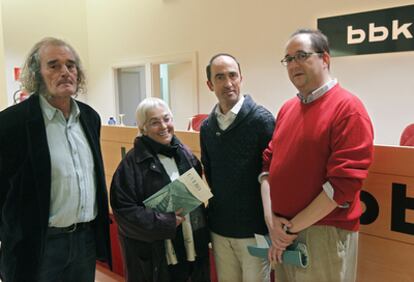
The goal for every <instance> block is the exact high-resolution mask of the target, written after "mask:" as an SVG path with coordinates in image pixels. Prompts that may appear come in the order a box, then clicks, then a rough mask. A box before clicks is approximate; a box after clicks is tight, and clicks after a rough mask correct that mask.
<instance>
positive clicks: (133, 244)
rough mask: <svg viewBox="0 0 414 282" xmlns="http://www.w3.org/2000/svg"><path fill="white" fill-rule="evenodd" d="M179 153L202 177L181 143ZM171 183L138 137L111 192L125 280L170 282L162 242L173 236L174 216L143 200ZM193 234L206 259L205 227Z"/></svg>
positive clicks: (160, 164)
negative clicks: (124, 266)
mask: <svg viewBox="0 0 414 282" xmlns="http://www.w3.org/2000/svg"><path fill="white" fill-rule="evenodd" d="M179 150H181V151H182V152H183V153H184V156H185V158H186V161H188V162H189V164H190V165H191V166H192V167H194V168H195V169H196V170H197V172H198V173H199V174H200V175H201V164H200V161H199V160H198V159H197V158H196V157H195V156H194V155H193V154H192V153H191V152H190V151H189V150H188V149H187V148H186V147H185V146H184V145H183V144H181V143H179ZM170 182H171V180H170V177H169V176H168V174H167V172H166V171H165V169H164V167H163V165H162V163H161V162H160V160H159V159H158V157H157V156H156V155H155V154H154V153H152V151H151V150H150V149H149V147H148V146H147V144H145V143H144V142H143V141H142V138H140V137H137V138H136V139H135V142H134V148H133V149H131V150H130V151H129V152H128V153H127V154H126V156H125V158H124V159H123V160H122V161H121V163H120V164H119V166H118V168H117V170H116V171H115V173H114V176H113V179H112V184H111V191H110V198H111V206H112V210H113V213H114V215H115V219H116V221H117V222H118V230H119V237H120V241H121V249H122V252H123V256H124V259H125V265H126V270H127V277H128V281H160V282H164V281H169V273H168V269H167V262H166V259H165V249H164V240H165V239H173V238H174V237H175V236H176V233H177V228H176V225H175V219H176V218H175V213H174V212H171V213H161V212H157V211H155V210H153V209H149V208H145V206H144V204H143V201H144V200H145V199H146V198H148V197H149V196H151V195H153V194H154V193H156V192H157V191H159V190H160V189H161V188H162V187H164V186H165V185H167V184H168V183H170ZM203 213H204V210H203ZM204 220H205V219H204ZM193 232H194V233H193V235H194V241H195V248H196V253H197V257H204V258H205V257H208V242H209V240H208V237H209V235H208V234H209V233H208V230H207V227H206V224H205V223H204V228H201V229H199V230H197V231H194V230H193ZM208 277H209V276H208V273H207V279H208ZM203 281H204V280H203Z"/></svg>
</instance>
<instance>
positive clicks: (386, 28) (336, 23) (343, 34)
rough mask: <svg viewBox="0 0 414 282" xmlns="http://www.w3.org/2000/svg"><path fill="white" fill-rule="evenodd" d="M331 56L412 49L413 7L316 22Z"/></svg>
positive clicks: (413, 42)
mask: <svg viewBox="0 0 414 282" xmlns="http://www.w3.org/2000/svg"><path fill="white" fill-rule="evenodd" d="M318 29H319V30H321V31H322V32H323V33H324V34H325V35H326V36H328V39H329V43H330V47H331V48H330V49H331V55H332V56H348V55H362V54H375V53H387V52H401V51H412V50H414V37H413V36H414V5H408V6H402V7H396V8H390V9H383V10H376V11H370V12H364V13H357V14H350V15H343V16H336V17H329V18H322V19H318Z"/></svg>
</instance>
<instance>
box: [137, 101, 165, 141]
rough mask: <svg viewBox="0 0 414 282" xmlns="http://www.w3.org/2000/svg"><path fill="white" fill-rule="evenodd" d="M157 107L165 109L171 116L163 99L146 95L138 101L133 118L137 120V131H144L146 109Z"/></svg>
mask: <svg viewBox="0 0 414 282" xmlns="http://www.w3.org/2000/svg"><path fill="white" fill-rule="evenodd" d="M158 107H160V108H163V109H165V110H166V111H167V112H168V113H169V114H170V115H171V117H172V116H173V115H172V112H171V110H170V107H168V105H167V103H165V101H164V100H161V99H160V98H156V97H148V98H145V99H144V100H142V101H141V103H139V105H138V107H137V110H136V111H135V118H136V120H137V125H138V128H139V131H140V132H141V133H143V132H145V128H144V126H145V123H146V122H147V118H148V117H147V114H148V111H150V110H152V109H154V108H158Z"/></svg>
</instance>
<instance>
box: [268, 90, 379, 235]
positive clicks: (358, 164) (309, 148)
mask: <svg viewBox="0 0 414 282" xmlns="http://www.w3.org/2000/svg"><path fill="white" fill-rule="evenodd" d="M372 153H373V129H372V124H371V121H370V118H369V116H368V114H367V112H366V110H365V108H364V106H363V104H362V103H361V101H360V100H359V99H358V98H357V97H355V96H354V95H352V94H351V93H349V92H348V91H346V90H345V89H343V88H341V87H340V86H339V85H338V84H336V85H335V86H334V87H333V88H332V89H330V90H329V91H328V92H327V93H325V94H324V95H323V96H322V97H320V98H319V99H317V100H315V101H313V102H312V103H309V104H303V103H301V102H300V100H299V99H298V98H297V97H295V98H293V99H291V100H289V101H287V102H286V103H285V104H284V105H283V107H282V108H281V110H280V111H279V114H278V117H277V121H276V128H275V131H274V133H273V138H272V140H271V141H270V143H269V146H268V148H267V149H266V150H265V151H264V152H263V171H269V183H270V195H271V200H272V209H273V211H274V212H275V213H277V214H279V215H281V216H283V217H285V218H288V219H291V218H293V217H294V216H295V215H296V214H297V213H299V212H300V211H302V210H303V209H304V208H306V207H307V206H308V205H309V204H310V203H311V202H312V201H313V200H314V199H315V198H316V196H318V195H319V193H320V192H321V191H322V185H323V184H324V183H325V182H326V181H329V182H330V183H331V185H332V186H333V188H334V200H335V201H336V202H337V203H338V204H339V205H343V204H346V203H348V204H349V207H348V208H339V207H337V208H336V209H335V210H333V211H332V212H331V213H330V214H329V215H327V216H326V217H325V218H323V219H322V220H320V221H319V222H318V223H317V224H319V225H333V226H336V227H339V228H343V229H347V230H354V231H355V230H358V228H359V217H360V215H361V205H360V200H359V192H360V189H361V186H362V181H363V180H364V179H365V178H366V177H367V174H368V167H369V165H370V164H371V161H372Z"/></svg>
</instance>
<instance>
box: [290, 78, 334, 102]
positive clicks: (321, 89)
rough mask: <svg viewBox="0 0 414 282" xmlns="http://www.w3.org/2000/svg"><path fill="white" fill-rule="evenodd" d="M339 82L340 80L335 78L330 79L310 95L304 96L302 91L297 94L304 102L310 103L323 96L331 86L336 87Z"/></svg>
mask: <svg viewBox="0 0 414 282" xmlns="http://www.w3.org/2000/svg"><path fill="white" fill-rule="evenodd" d="M337 83H338V80H337V79H336V78H335V79H332V80H330V81H328V82H327V83H325V84H324V85H322V86H321V87H319V88H318V89H316V90H314V91H312V93H311V94H309V95H308V97H305V96H303V95H302V94H301V93H298V94H296V95H297V96H298V98H299V99H300V101H301V102H302V103H303V104H309V103H312V102H313V101H315V100H316V99H318V98H320V97H322V96H323V94H325V93H326V92H328V91H329V90H331V88H332V87H334V86H335V85H336V84H337Z"/></svg>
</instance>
